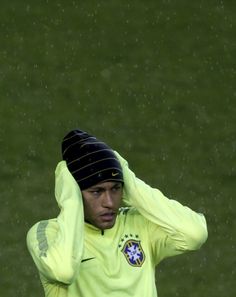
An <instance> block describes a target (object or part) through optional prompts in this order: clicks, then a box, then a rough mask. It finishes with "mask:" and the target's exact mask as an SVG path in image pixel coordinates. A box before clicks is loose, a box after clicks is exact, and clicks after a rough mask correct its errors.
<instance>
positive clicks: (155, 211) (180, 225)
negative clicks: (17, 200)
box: [27, 154, 207, 297]
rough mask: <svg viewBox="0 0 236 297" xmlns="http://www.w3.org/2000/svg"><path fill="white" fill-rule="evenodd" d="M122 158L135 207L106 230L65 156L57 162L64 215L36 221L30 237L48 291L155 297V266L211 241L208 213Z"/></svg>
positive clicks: (60, 296)
mask: <svg viewBox="0 0 236 297" xmlns="http://www.w3.org/2000/svg"><path fill="white" fill-rule="evenodd" d="M117 156H118V158H119V160H120V162H121V165H122V169H123V174H124V184H125V186H124V191H123V202H124V203H125V204H126V205H130V206H131V207H126V208H121V209H120V212H119V214H118V216H117V220H116V223H115V225H114V227H113V228H111V229H107V230H105V231H104V233H103V232H101V230H99V229H97V228H95V227H94V226H92V225H90V224H87V223H85V222H84V215H83V204H82V196H81V192H80V189H79V187H78V184H77V183H76V181H75V180H74V178H73V177H72V175H71V173H70V172H69V170H68V168H67V166H66V162H65V161H61V162H60V163H59V164H58V166H57V168H56V172H55V175H56V185H55V195H56V200H57V202H58V205H59V207H60V209H61V211H60V214H59V216H58V217H57V218H55V219H50V220H45V221H41V222H39V223H37V224H35V225H34V226H33V227H32V228H31V229H30V230H29V232H28V235H27V245H28V249H29V251H30V253H31V255H32V257H33V260H34V262H35V264H36V266H37V268H38V270H39V273H40V278H41V282H42V284H43V287H44V290H45V296H46V297H105V296H106V297H107V296H110V297H131V296H135V297H144V296H145V297H156V296H157V291H156V286H155V266H156V265H157V264H158V263H159V262H160V261H161V260H162V259H164V258H166V257H170V256H174V255H178V254H181V253H184V252H186V251H189V250H196V249H198V248H200V246H201V245H202V244H203V243H204V242H205V240H206V238H207V227H206V221H205V218H204V216H203V215H201V214H198V213H196V212H194V211H192V210H191V209H189V208H187V207H185V206H182V205H181V204H180V203H178V202H177V201H175V200H170V199H168V198H166V197H165V196H164V195H163V194H162V193H161V192H160V191H159V190H157V189H153V188H151V187H150V186H148V185H147V184H145V183H144V182H143V181H141V180H139V179H138V178H137V177H135V175H134V173H133V172H132V171H131V170H130V169H129V168H128V164H127V162H126V161H125V160H124V159H123V158H122V157H121V156H119V155H118V154H117Z"/></svg>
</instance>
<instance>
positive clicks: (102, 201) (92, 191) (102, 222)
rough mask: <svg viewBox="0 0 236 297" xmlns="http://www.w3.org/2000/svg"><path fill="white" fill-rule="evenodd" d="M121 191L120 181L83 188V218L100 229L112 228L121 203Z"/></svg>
mask: <svg viewBox="0 0 236 297" xmlns="http://www.w3.org/2000/svg"><path fill="white" fill-rule="evenodd" d="M122 191H123V186H122V183H120V182H112V181H109V182H102V183H99V184H96V185H95V186H92V187H90V188H88V189H86V190H83V191H82V196H83V204H84V217H85V220H86V221H87V222H89V223H90V224H92V225H93V226H95V227H97V228H99V229H101V230H104V229H110V228H112V227H113V226H114V224H115V221H116V216H117V212H118V209H119V207H120V204H121V197H122Z"/></svg>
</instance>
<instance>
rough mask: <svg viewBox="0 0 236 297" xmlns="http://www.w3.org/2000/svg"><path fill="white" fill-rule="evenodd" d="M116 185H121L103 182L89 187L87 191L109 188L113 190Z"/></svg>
mask: <svg viewBox="0 0 236 297" xmlns="http://www.w3.org/2000/svg"><path fill="white" fill-rule="evenodd" d="M116 185H122V183H121V182H117V181H103V182H100V183H98V184H96V185H94V186H92V187H90V188H89V189H97V188H102V189H107V188H108V189H109V188H113V187H114V186H116Z"/></svg>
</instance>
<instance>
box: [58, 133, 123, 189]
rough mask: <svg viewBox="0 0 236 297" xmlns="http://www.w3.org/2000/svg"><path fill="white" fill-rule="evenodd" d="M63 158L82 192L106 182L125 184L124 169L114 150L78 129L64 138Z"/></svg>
mask: <svg viewBox="0 0 236 297" xmlns="http://www.w3.org/2000/svg"><path fill="white" fill-rule="evenodd" d="M62 156H63V160H65V161H66V163H67V167H68V169H69V171H70V172H71V174H72V175H73V177H74V178H75V180H76V181H77V183H78V184H79V186H80V189H81V190H85V189H87V188H89V187H91V186H94V185H96V184H97V183H99V182H104V181H117V182H122V183H123V174H122V168H121V165H120V162H119V160H118V159H117V158H116V155H115V154H114V152H113V150H112V149H111V148H110V147H109V146H107V145H106V144H105V143H104V142H101V141H99V140H98V139H96V138H95V137H94V136H92V135H89V134H88V133H86V132H84V131H81V130H78V129H76V130H73V131H71V132H69V133H68V134H67V135H66V136H65V137H64V138H63V141H62Z"/></svg>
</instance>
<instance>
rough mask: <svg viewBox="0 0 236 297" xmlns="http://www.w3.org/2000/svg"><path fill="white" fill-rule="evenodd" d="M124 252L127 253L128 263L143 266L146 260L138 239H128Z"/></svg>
mask: <svg viewBox="0 0 236 297" xmlns="http://www.w3.org/2000/svg"><path fill="white" fill-rule="evenodd" d="M122 253H123V254H124V255H125V258H126V260H127V261H128V263H129V264H130V265H132V266H136V267H141V266H142V264H143V262H144V260H145V255H144V251H143V249H142V246H141V243H140V241H138V240H133V239H129V240H128V241H126V242H125V244H124V247H123V249H122Z"/></svg>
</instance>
